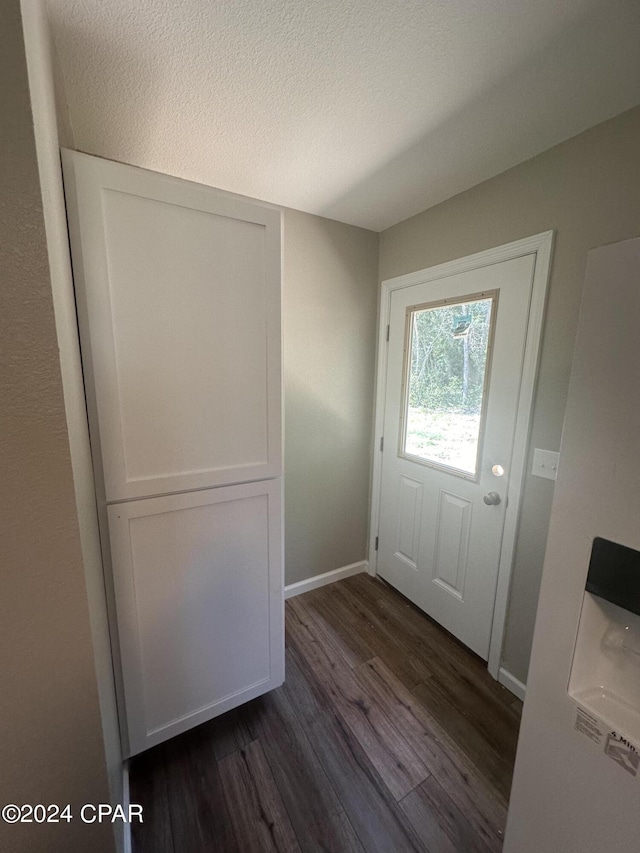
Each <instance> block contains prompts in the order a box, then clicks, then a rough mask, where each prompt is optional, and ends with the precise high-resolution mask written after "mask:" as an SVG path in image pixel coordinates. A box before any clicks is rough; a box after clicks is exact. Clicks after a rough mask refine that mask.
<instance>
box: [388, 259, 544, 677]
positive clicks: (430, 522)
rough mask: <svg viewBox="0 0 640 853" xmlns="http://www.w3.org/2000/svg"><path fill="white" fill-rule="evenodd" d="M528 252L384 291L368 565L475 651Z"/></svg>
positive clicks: (515, 374) (486, 600)
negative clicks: (377, 486)
mask: <svg viewBox="0 0 640 853" xmlns="http://www.w3.org/2000/svg"><path fill="white" fill-rule="evenodd" d="M535 259H536V255H535V254H528V255H524V256H521V257H517V258H514V259H511V260H506V261H502V262H500V263H495V264H492V265H490V266H485V267H483V268H481V269H473V270H470V271H467V272H462V273H459V274H457V275H455V274H454V275H449V276H447V277H445V278H441V279H437V280H431V281H428V282H426V283H423V284H415V285H412V286H407V287H402V288H401V289H397V290H393V291H392V292H391V298H390V314H389V330H388V332H389V343H388V356H387V376H386V396H385V402H384V447H383V456H382V485H381V499H380V523H379V528H378V531H379V533H378V535H379V546H378V562H377V566H378V573H379V574H380V575H381V576H382V577H383V578H384V579H385V580H387V581H388V582H389V583H391V584H392V585H393V586H395V587H396V588H397V589H398V590H399V591H400V592H402V593H403V594H404V595H406V596H407V598H409V599H411V600H412V601H413V602H415V603H416V604H417V605H418V606H419V607H421V608H422V609H423V610H424V611H425V612H426V613H428V614H429V615H430V616H432V617H433V618H434V619H435V620H436V621H438V622H439V623H440V624H442V625H443V626H444V627H445V628H447V629H448V630H449V631H450V632H451V633H452V634H454V635H455V636H456V637H458V638H459V639H460V640H462V642H463V643H465V644H466V645H467V646H469V648H471V649H472V650H473V651H474V652H476V653H477V654H478V655H480V656H481V657H482V658H484V659H485V660H486V659H487V658H488V655H489V643H490V638H491V625H492V619H493V611H494V603H495V594H496V581H497V577H498V565H499V560H500V550H501V545H502V536H503V529H504V520H505V509H506V506H507V499H508V490H509V475H510V468H511V460H512V451H513V446H514V435H515V431H516V419H517V415H518V401H519V392H520V385H521V378H522V371H523V363H524V356H525V343H526V338H527V326H528V318H529V306H530V302H531V293H532V284H533V276H534V269H535Z"/></svg>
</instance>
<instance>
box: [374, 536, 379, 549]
mask: <svg viewBox="0 0 640 853" xmlns="http://www.w3.org/2000/svg"><path fill="white" fill-rule="evenodd" d="M375 550H376V551H377V550H378V537H377V536H376V547H375Z"/></svg>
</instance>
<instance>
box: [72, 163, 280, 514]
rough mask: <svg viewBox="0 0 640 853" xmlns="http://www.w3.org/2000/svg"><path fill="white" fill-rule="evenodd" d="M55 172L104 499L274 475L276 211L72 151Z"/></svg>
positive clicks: (277, 451) (276, 464)
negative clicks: (61, 186)
mask: <svg viewBox="0 0 640 853" xmlns="http://www.w3.org/2000/svg"><path fill="white" fill-rule="evenodd" d="M65 181H66V186H67V193H68V195H72V194H73V196H74V199H75V204H72V205H70V206H69V213H70V226H71V237H72V243H73V244H74V245H73V248H74V274H75V277H76V285H77V290H78V294H79V306H80V315H81V321H83V322H81V332H82V337H83V358H84V360H85V363H86V364H88V365H89V366H90V368H91V370H92V373H93V379H94V382H93V389H92V394H91V395H90V397H89V403H90V409H91V414H92V416H93V421H94V437H96V436H99V445H100V451H101V461H102V473H103V475H104V483H105V492H106V499H107V501H116V500H124V499H127V498H133V497H145V496H151V495H155V494H166V493H169V492H177V491H187V490H189V489H196V488H205V487H209V486H216V485H223V484H225V485H226V484H230V483H237V482H248V481H250V480H256V479H263V478H266V477H274V476H278V475H279V474H280V473H281V470H280V469H281V437H280V436H281V424H280V410H281V400H280V384H281V379H280V213H279V212H278V211H274V210H271V209H269V208H266V207H263V206H260V205H258V204H252V203H248V202H242V201H236V200H235V199H232V198H230V197H228V196H224V195H221V194H220V193H218V192H216V191H215V190H212V189H210V188H207V187H200V186H198V185H195V184H189V183H188V182H186V181H178V180H176V179H173V178H169V177H166V176H163V175H158V174H156V173H154V172H146V171H144V170H142V169H136V168H134V167H131V166H124V165H122V164H120V163H112V162H109V161H105V160H99V159H98V158H95V157H88V156H84V155H79V154H77V153H76V152H73V156H69V154H68V155H67V156H66V157H65ZM87 283H89V284H90V286H87ZM98 424H99V429H98V428H97V427H98Z"/></svg>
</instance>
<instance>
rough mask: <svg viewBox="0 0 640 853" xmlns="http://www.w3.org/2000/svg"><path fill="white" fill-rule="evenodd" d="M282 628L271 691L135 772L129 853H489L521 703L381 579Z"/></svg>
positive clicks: (290, 613) (149, 758) (139, 762)
mask: <svg viewBox="0 0 640 853" xmlns="http://www.w3.org/2000/svg"><path fill="white" fill-rule="evenodd" d="M286 613H287V617H286V624H287V639H288V645H287V651H286V656H287V669H286V681H285V684H284V685H283V687H282V688H279V689H278V690H276V691H273V692H272V693H270V694H268V695H267V696H264V697H261V698H259V699H256V700H254V701H253V702H250V703H247V704H246V705H244V706H242V707H241V708H238V709H235V710H234V711H231V712H229V713H228V714H224V715H222V716H221V717H219V718H217V719H215V720H212V721H211V722H210V723H207V724H205V725H202V726H199V727H197V728H196V729H194V730H192V731H190V732H187V733H185V734H183V735H180V736H179V737H177V738H174V739H173V740H171V741H168V742H167V743H166V744H162V745H160V746H159V747H156V748H155V749H152V750H149V751H148V752H147V753H145V754H143V755H142V756H139V757H138V758H136V759H135V760H133V761H132V762H131V771H130V772H131V798H132V801H134V802H140V803H141V804H142V805H143V808H144V816H145V822H144V823H143V824H138V825H135V826H134V844H135V853H205V851H206V853H217V851H219V853H223V851H224V853H254V851H255V853H263V851H265V853H269V851H284V853H294V851H301V853H499V851H501V849H502V834H503V830H504V825H505V820H506V807H507V800H508V794H509V787H510V783H511V772H512V765H513V755H514V751H515V744H516V737H517V731H518V725H519V721H520V713H521V709H522V703H521V702H520V701H519V700H518V699H517V698H516V697H514V696H513V695H512V694H510V693H509V692H508V691H507V690H505V689H504V688H503V687H502V686H500V685H498V684H497V682H495V681H494V680H493V679H492V678H491V677H490V676H489V674H488V673H487V670H486V665H485V664H484V662H483V661H481V660H480V659H479V658H478V657H477V656H476V655H474V654H473V653H471V652H469V651H468V650H467V649H465V648H464V647H463V646H462V645H461V644H460V643H459V642H458V641H457V640H455V638H453V637H451V636H450V635H449V634H447V633H446V632H445V631H444V630H443V629H442V628H441V627H440V626H438V625H437V624H436V623H435V622H433V621H432V620H430V619H429V618H428V617H426V616H425V615H424V614H422V613H421V612H420V611H419V610H418V609H417V608H416V607H415V606H414V605H412V604H411V603H410V602H408V601H407V600H406V599H404V598H403V597H402V596H401V595H400V594H399V593H397V592H396V591H395V590H393V589H392V588H391V587H389V586H388V585H387V584H385V583H383V582H382V581H380V580H379V579H376V578H371V577H369V576H368V575H357V576H354V577H351V578H348V579H346V580H343V581H340V582H338V583H336V584H332V585H330V586H327V587H323V588H319V589H317V590H314V591H312V592H310V593H307V594H305V595H304V596H300V597H298V598H293V599H291V600H290V601H288V602H287V607H286Z"/></svg>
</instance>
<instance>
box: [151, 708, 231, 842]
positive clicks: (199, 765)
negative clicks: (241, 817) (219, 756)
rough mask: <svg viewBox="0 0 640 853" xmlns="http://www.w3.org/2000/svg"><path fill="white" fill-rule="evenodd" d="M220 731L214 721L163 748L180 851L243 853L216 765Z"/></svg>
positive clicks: (172, 814)
mask: <svg viewBox="0 0 640 853" xmlns="http://www.w3.org/2000/svg"><path fill="white" fill-rule="evenodd" d="M216 730H217V720H213V721H212V722H211V723H207V724H205V725H204V726H198V727H197V728H196V729H193V730H192V731H189V732H186V733H185V734H183V735H180V736H179V737H177V738H173V739H172V740H169V741H167V743H165V744H163V745H162V749H163V752H164V759H165V770H166V774H167V789H168V795H169V812H170V815H171V826H172V830H173V839H174V848H175V850H176V851H178V850H188V851H189V853H242V851H241V849H240V848H239V847H238V846H237V844H236V841H235V837H234V835H233V833H232V831H231V819H230V815H229V812H228V809H227V801H226V798H225V795H224V790H223V783H222V779H221V777H220V773H219V771H218V765H217V763H216V758H215V752H214V742H215V733H216ZM136 853H138V851H137V850H136Z"/></svg>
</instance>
